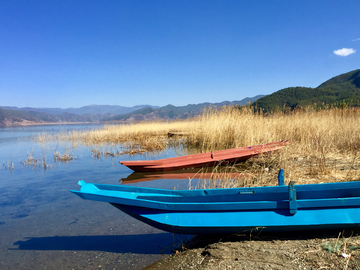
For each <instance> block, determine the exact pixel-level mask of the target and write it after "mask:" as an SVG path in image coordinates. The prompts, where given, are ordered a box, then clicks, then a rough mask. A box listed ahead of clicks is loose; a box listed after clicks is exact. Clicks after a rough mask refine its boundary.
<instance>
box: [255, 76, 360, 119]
mask: <svg viewBox="0 0 360 270" xmlns="http://www.w3.org/2000/svg"><path fill="white" fill-rule="evenodd" d="M315 104H316V105H315ZM345 104H346V106H356V107H359V106H360V69H357V70H354V71H351V72H348V73H345V74H341V75H339V76H336V77H334V78H331V79H330V80H328V81H326V82H324V83H322V84H320V85H319V86H318V87H316V88H311V87H289V88H285V89H282V90H279V91H277V92H275V93H273V94H271V95H268V96H265V97H263V98H260V99H259V100H257V101H256V102H255V103H253V106H254V107H256V108H257V109H260V108H262V109H263V110H264V112H271V111H274V110H277V109H280V110H282V109H284V108H289V109H291V110H292V109H294V108H296V107H297V106H307V105H315V106H317V107H321V106H336V107H341V106H344V105H345Z"/></svg>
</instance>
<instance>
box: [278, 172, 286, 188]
mask: <svg viewBox="0 0 360 270" xmlns="http://www.w3.org/2000/svg"><path fill="white" fill-rule="evenodd" d="M278 182H279V186H284V185H285V177H284V170H283V169H280V170H279V174H278Z"/></svg>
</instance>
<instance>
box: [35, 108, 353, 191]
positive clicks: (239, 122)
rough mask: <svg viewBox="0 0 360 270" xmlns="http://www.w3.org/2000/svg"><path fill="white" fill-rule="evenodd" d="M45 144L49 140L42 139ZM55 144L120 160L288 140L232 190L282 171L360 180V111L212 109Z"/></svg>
mask: <svg viewBox="0 0 360 270" xmlns="http://www.w3.org/2000/svg"><path fill="white" fill-rule="evenodd" d="M169 134H177V135H184V136H169ZM46 139H49V138H48V137H47V138H44V137H42V138H40V140H46ZM52 139H54V138H52ZM57 139H59V140H68V141H72V142H73V143H74V144H75V143H82V144H85V145H88V146H91V145H100V144H108V145H109V144H113V145H114V144H121V149H120V150H123V151H120V150H119V149H117V151H116V155H120V154H141V153H143V152H161V151H162V150H164V149H167V148H169V147H173V146H177V147H175V149H178V148H179V149H181V153H179V154H192V153H199V152H208V151H216V150H223V149H229V148H234V147H242V146H250V145H257V144H263V143H268V142H274V141H280V140H285V139H289V140H291V141H292V143H291V144H290V145H288V146H286V147H283V149H282V150H281V151H278V152H276V153H274V154H272V155H263V156H260V157H257V158H254V159H251V160H250V161H248V162H247V163H246V165H247V167H246V168H245V169H244V168H243V167H242V168H241V169H239V170H241V172H242V173H249V174H251V175H255V176H254V177H253V178H246V179H247V180H246V181H244V179H241V181H242V182H241V181H234V182H238V184H234V186H236V185H240V186H244V185H245V186H246V185H256V184H257V183H258V184H261V185H273V184H276V181H277V180H276V179H277V172H278V170H279V168H283V169H284V171H285V177H286V181H287V182H288V181H290V180H295V181H296V182H297V183H313V182H332V181H351V180H359V178H360V175H359V171H360V157H359V150H360V110H359V109H358V108H345V109H338V108H332V109H327V110H320V111H317V110H314V109H312V108H300V109H296V110H294V111H292V112H288V113H284V112H277V113H273V114H270V115H266V114H264V113H261V112H254V110H253V109H252V108H251V107H246V106H245V107H241V108H237V107H233V106H225V107H221V108H217V107H209V108H207V109H205V110H204V111H203V113H202V114H201V115H200V116H199V117H197V118H194V119H189V120H182V121H168V122H167V121H161V122H160V121H159V122H142V123H135V124H121V125H109V126H105V127H104V128H102V129H94V130H92V131H85V132H84V131H82V132H80V131H73V132H70V133H68V134H63V135H61V136H60V137H58V138H57ZM114 153H115V152H114ZM231 170H233V168H232V169H231ZM240 182H241V183H240ZM216 186H219V187H220V184H216Z"/></svg>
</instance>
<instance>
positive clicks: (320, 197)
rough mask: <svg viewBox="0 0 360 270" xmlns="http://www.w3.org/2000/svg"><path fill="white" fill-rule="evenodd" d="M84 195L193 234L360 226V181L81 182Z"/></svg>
mask: <svg viewBox="0 0 360 270" xmlns="http://www.w3.org/2000/svg"><path fill="white" fill-rule="evenodd" d="M79 184H80V185H81V190H80V191H72V192H73V193H75V194H77V195H78V196H80V197H81V198H83V199H89V200H95V201H102V202H108V203H110V204H112V205H113V206H115V207H117V208H118V209H120V210H121V211H123V212H125V213H127V214H129V215H131V216H132V217H134V218H136V219H139V220H141V221H143V222H145V223H147V224H149V225H152V226H154V227H157V228H159V229H162V230H165V231H170V232H176V233H187V234H200V233H235V232H242V231H244V230H252V229H255V228H257V227H264V228H265V230H267V231H284V230H287V231H289V230H304V229H330V228H332V229H345V228H353V227H358V226H359V224H360V181H354V182H343V183H326V184H311V185H294V183H293V182H291V183H290V185H289V186H273V187H253V188H233V189H199V190H164V189H152V188H141V187H131V186H124V185H103V184H91V183H85V182H84V181H80V182H79Z"/></svg>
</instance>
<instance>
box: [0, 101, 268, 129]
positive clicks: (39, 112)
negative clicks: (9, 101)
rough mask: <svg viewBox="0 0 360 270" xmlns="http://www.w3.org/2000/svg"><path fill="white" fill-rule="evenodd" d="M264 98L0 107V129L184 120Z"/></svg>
mask: <svg viewBox="0 0 360 270" xmlns="http://www.w3.org/2000/svg"><path fill="white" fill-rule="evenodd" d="M261 97H263V95H259V96H256V97H252V98H245V99H243V100H241V101H233V102H229V101H224V102H221V103H202V104H189V105H187V106H180V107H176V106H173V105H167V106H164V107H159V106H151V105H137V106H133V107H124V106H117V105H89V106H84V107H81V108H67V109H61V108H32V107H24V108H18V107H14V106H12V107H10V106H0V126H21V125H37V124H50V123H51V124H62V123H80V122H83V123H89V122H110V121H111V122H118V121H126V122H131V121H142V120H158V119H184V118H187V117H191V116H194V115H196V114H199V113H200V112H201V111H202V110H203V108H204V107H205V106H209V105H210V104H212V105H213V106H220V105H227V104H230V103H232V104H234V105H245V104H246V103H247V102H254V101H255V100H257V99H259V98H261Z"/></svg>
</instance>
